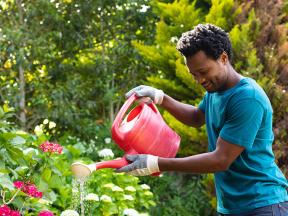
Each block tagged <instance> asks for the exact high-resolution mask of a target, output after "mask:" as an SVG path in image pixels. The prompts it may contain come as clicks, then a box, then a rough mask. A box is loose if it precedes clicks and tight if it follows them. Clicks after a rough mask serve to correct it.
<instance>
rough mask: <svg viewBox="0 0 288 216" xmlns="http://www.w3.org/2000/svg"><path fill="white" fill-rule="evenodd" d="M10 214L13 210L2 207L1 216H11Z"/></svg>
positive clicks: (0, 208) (0, 209)
mask: <svg viewBox="0 0 288 216" xmlns="http://www.w3.org/2000/svg"><path fill="white" fill-rule="evenodd" d="M10 212H11V209H10V208H9V207H8V206H6V205H2V206H1V207H0V215H3V216H6V215H9V214H10Z"/></svg>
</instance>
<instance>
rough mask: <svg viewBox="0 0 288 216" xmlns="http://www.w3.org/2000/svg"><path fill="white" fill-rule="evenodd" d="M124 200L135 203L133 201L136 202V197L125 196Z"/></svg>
mask: <svg viewBox="0 0 288 216" xmlns="http://www.w3.org/2000/svg"><path fill="white" fill-rule="evenodd" d="M124 200H130V201H133V200H134V197H133V196H131V195H124Z"/></svg>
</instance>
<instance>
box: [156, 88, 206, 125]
mask: <svg viewBox="0 0 288 216" xmlns="http://www.w3.org/2000/svg"><path fill="white" fill-rule="evenodd" d="M161 106H162V107H163V108H164V109H166V110H167V111H168V112H169V113H171V114H172V115H173V116H174V117H175V118H176V119H178V120H179V121H181V122H182V123H184V124H187V125H190V126H193V127H199V126H201V125H202V124H203V122H200V119H198V117H197V112H198V109H197V107H195V106H192V105H188V104H184V103H181V102H179V101H176V100H174V99H173V98H171V97H170V96H168V95H166V94H165V96H164V99H163V102H162V104H161Z"/></svg>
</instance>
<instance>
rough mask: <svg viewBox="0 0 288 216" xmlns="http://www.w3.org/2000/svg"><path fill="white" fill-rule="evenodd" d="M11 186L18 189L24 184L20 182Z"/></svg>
mask: <svg viewBox="0 0 288 216" xmlns="http://www.w3.org/2000/svg"><path fill="white" fill-rule="evenodd" d="M13 184H14V186H15V187H16V188H18V189H19V188H22V187H24V182H22V181H15V182H14V183H13Z"/></svg>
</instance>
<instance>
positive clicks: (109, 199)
mask: <svg viewBox="0 0 288 216" xmlns="http://www.w3.org/2000/svg"><path fill="white" fill-rule="evenodd" d="M100 200H101V201H103V202H107V203H111V202H112V199H111V197H110V196H107V195H105V194H104V195H102V196H101V197H100Z"/></svg>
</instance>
